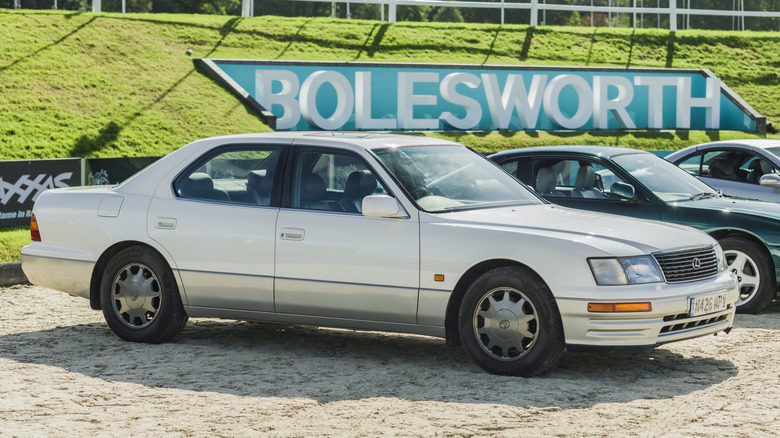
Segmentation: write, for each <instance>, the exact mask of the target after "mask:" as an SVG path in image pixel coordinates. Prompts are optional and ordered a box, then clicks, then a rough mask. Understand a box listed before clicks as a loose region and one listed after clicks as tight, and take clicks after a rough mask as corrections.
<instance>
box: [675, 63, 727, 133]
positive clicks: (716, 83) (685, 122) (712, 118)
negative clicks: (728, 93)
mask: <svg viewBox="0 0 780 438" xmlns="http://www.w3.org/2000/svg"><path fill="white" fill-rule="evenodd" d="M706 89H707V90H706V92H705V96H704V97H692V96H691V95H690V93H691V78H690V77H687V76H681V77H678V78H677V129H690V127H691V108H694V107H697V108H705V117H704V127H705V128H706V129H719V128H720V79H719V78H714V77H713V78H707V81H706Z"/></svg>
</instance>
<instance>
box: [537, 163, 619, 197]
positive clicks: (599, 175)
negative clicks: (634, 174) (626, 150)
mask: <svg viewBox="0 0 780 438" xmlns="http://www.w3.org/2000/svg"><path fill="white" fill-rule="evenodd" d="M532 173H533V184H532V186H533V187H534V189H535V190H536V192H537V193H539V194H540V195H542V196H545V197H566V198H585V199H623V198H625V194H626V193H631V192H633V187H632V186H631V185H630V184H629V183H627V182H626V181H624V180H623V179H622V178H621V177H620V176H619V175H616V174H615V172H613V171H612V170H611V169H609V168H607V167H605V166H603V165H601V164H600V163H597V162H594V161H591V160H586V159H563V160H562V159H540V160H537V161H535V162H534V166H533V171H532ZM626 190H629V192H627V191H626Z"/></svg>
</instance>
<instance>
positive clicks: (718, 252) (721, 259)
mask: <svg viewBox="0 0 780 438" xmlns="http://www.w3.org/2000/svg"><path fill="white" fill-rule="evenodd" d="M712 249H714V250H715V258H717V260H718V272H723V271H725V270H726V268H727V267H728V266H727V265H726V255H725V254H723V248H721V247H720V244H719V243H718V244H715V246H713V247H712Z"/></svg>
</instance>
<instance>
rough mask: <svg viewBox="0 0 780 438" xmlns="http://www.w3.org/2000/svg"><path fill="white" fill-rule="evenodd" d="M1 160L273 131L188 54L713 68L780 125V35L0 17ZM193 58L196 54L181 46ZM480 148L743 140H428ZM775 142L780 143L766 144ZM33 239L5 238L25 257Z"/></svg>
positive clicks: (124, 150)
mask: <svg viewBox="0 0 780 438" xmlns="http://www.w3.org/2000/svg"><path fill="white" fill-rule="evenodd" d="M0 35H4V38H2V39H0V160H9V159H30V158H56V157H70V156H81V157H116V156H147V155H164V154H166V153H168V152H171V151H173V150H175V149H176V148H178V147H180V146H182V145H184V144H186V143H188V142H190V141H192V140H195V139H197V138H202V137H208V136H213V135H221V134H230V133H236V132H252V131H255V132H257V131H267V130H268V128H267V127H266V126H265V125H263V124H262V123H260V122H259V121H258V119H257V118H256V116H255V115H254V114H252V113H250V112H248V111H247V110H246V109H245V108H244V107H243V105H241V104H240V103H239V102H238V101H237V100H236V99H235V98H234V97H233V96H232V95H230V94H229V93H228V92H227V91H225V90H224V89H222V88H221V87H220V86H218V85H216V84H215V83H214V82H212V81H211V80H210V79H208V78H207V77H205V76H203V75H202V74H200V73H199V72H197V71H196V70H195V69H194V67H193V64H192V59H193V58H206V57H212V58H246V59H292V60H330V61H339V60H340V61H377V62H412V63H414V62H442V63H469V64H506V65H520V64H523V65H571V66H618V67H679V68H708V69H710V70H712V71H713V72H714V73H715V74H716V75H718V76H720V77H721V78H722V79H723V81H724V82H725V83H726V84H727V85H729V86H730V87H731V88H732V89H734V90H735V91H736V92H737V93H738V94H739V95H740V96H742V98H744V99H745V100H746V101H747V102H748V103H750V104H751V105H752V106H753V107H754V108H755V109H756V110H757V111H759V112H760V113H761V114H763V115H764V116H766V117H767V119H768V122H770V123H773V124H775V125H778V124H780V105H777V102H780V87H778V85H780V74H779V72H780V33H755V32H711V31H706V32H705V31H681V32H678V33H676V34H671V33H670V32H668V31H663V30H652V29H651V30H636V31H634V30H632V29H606V28H565V27H548V28H533V29H532V28H529V27H528V26H504V27H499V26H496V25H474V24H444V23H398V24H394V25H388V24H383V23H378V22H371V21H359V20H333V19H329V18H280V17H257V18H248V19H242V18H237V17H224V16H206V15H152V14H146V15H133V14H127V15H120V14H90V13H72V12H51V11H11V10H0ZM187 49H192V50H193V52H194V53H193V55H192V57H190V56H188V55H186V50H187ZM427 135H433V136H439V137H444V138H451V139H455V140H458V141H461V142H463V143H466V144H468V145H470V146H472V147H474V148H476V149H478V150H481V151H485V152H487V151H497V150H502V149H508V148H515V147H519V146H529V145H542V144H566V143H583V144H585V143H587V144H611V145H622V146H634V147H640V148H644V149H677V148H680V147H683V146H686V145H689V144H694V143H699V142H704V141H711V140H717V139H726V138H740V137H761V136H762V135H758V134H751V133H740V132H702V131H690V132H687V131H685V132H621V133H615V132H606V133H603V132H590V133H566V132H563V133H544V132H539V133H536V132H531V133H526V132H490V133H429V134H427ZM770 137H773V138H780V137H779V136H776V135H774V136H773V135H770ZM28 242H29V232H28V231H27V230H23V229H22V230H13V231H5V232H0V261H8V260H18V257H19V248H20V247H21V246H22V245H24V244H26V243H28Z"/></svg>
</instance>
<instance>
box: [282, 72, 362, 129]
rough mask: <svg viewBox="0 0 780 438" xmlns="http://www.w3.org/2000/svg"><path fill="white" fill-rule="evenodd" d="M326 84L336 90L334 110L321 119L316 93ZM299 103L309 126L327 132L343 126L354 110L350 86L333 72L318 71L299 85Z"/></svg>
mask: <svg viewBox="0 0 780 438" xmlns="http://www.w3.org/2000/svg"><path fill="white" fill-rule="evenodd" d="M326 82H327V83H329V84H331V85H332V86H333V88H334V89H335V90H336V110H335V111H333V114H331V116H330V117H328V118H325V117H323V116H322V115H321V114H320V112H319V109H318V108H317V92H318V91H319V89H320V87H321V86H322V85H324V84H325V83H326ZM299 101H300V105H301V114H302V115H303V118H304V119H306V121H307V122H309V124H310V125H312V126H316V127H317V128H319V129H324V130H328V131H330V130H335V129H339V128H341V127H342V126H344V124H345V123H347V121H348V120H349V118H350V116H352V110H353V109H354V108H355V106H354V102H355V95H354V94H353V92H352V86H351V85H350V84H349V81H348V80H347V78H346V77H344V75H342V74H341V73H339V72H335V71H326V70H320V71H316V72H314V73H312V74H311V75H309V77H308V78H306V80H305V81H303V84H302V85H301V97H300V98H299ZM277 123H278V122H277Z"/></svg>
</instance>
